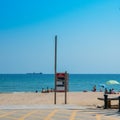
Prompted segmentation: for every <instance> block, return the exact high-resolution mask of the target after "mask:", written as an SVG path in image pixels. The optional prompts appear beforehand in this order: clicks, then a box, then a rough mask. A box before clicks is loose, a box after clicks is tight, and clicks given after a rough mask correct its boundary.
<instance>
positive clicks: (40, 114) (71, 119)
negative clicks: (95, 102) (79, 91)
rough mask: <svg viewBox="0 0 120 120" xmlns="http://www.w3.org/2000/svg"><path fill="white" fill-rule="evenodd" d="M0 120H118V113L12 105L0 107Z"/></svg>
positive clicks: (72, 107) (55, 106) (66, 106)
mask: <svg viewBox="0 0 120 120" xmlns="http://www.w3.org/2000/svg"><path fill="white" fill-rule="evenodd" d="M0 120H120V112H118V110H111V109H108V110H104V109H96V108H90V107H81V106H75V105H39V106H38V105H34V106H33V105H32V106H24V105H22V106H21V105H14V106H0Z"/></svg>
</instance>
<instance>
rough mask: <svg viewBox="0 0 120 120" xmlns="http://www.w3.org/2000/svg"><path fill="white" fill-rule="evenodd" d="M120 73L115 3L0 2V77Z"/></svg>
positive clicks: (119, 9) (119, 5) (118, 4)
mask: <svg viewBox="0 0 120 120" xmlns="http://www.w3.org/2000/svg"><path fill="white" fill-rule="evenodd" d="M55 35H58V61H57V62H58V65H57V71H58V72H64V71H68V72H69V73H120V0H1V1H0V73H28V72H43V73H54V37H55Z"/></svg>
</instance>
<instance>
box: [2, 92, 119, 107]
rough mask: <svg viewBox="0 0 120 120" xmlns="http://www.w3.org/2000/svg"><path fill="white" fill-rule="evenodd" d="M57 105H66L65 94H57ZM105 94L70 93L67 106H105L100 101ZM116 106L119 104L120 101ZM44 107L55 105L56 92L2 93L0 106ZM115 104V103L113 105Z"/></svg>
mask: <svg viewBox="0 0 120 120" xmlns="http://www.w3.org/2000/svg"><path fill="white" fill-rule="evenodd" d="M56 95H57V100H56V102H57V104H64V101H65V99H64V96H65V94H64V93H57V94H56ZM103 96H104V93H103V92H68V93H67V104H74V105H79V106H95V107H97V106H103V105H104V102H103V101H101V100H98V99H97V98H98V97H103ZM117 96H120V93H119V94H110V95H109V97H117ZM114 102H116V103H115V104H118V101H114ZM36 104H37V105H41V104H42V105H43V104H45V105H46V104H54V92H51V93H1V94H0V105H36ZM113 104H114V103H113Z"/></svg>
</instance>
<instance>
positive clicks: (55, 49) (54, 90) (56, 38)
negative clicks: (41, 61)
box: [54, 35, 57, 104]
mask: <svg viewBox="0 0 120 120" xmlns="http://www.w3.org/2000/svg"><path fill="white" fill-rule="evenodd" d="M54 70H55V71H54V72H55V90H54V104H56V82H57V78H56V73H57V35H56V36H55V68H54Z"/></svg>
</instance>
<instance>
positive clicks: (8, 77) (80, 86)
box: [0, 74, 120, 93]
mask: <svg viewBox="0 0 120 120" xmlns="http://www.w3.org/2000/svg"><path fill="white" fill-rule="evenodd" d="M109 80H116V81H118V82H120V74H69V79H68V88H69V91H70V92H80V91H92V89H93V86H94V85H96V88H97V91H100V90H101V89H102V90H103V91H104V89H105V87H106V88H107V89H112V88H113V89H114V90H115V91H120V84H112V85H107V84H106V82H107V81H109ZM102 85H104V86H102ZM54 87H55V77H54V74H0V93H17V92H35V91H38V92H41V90H42V89H47V88H48V89H51V88H52V89H54Z"/></svg>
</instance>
